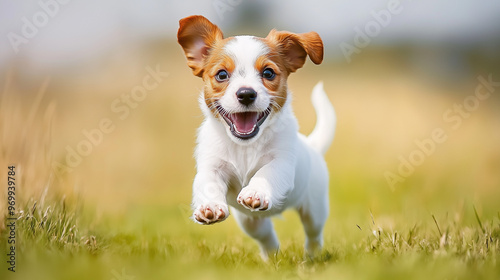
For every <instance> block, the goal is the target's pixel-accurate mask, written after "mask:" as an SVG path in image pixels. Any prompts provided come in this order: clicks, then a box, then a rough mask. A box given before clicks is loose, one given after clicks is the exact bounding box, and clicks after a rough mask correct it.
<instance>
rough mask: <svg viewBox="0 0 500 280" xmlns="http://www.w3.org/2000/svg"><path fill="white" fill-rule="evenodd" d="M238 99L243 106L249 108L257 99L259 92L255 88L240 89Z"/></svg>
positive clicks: (237, 94)
mask: <svg viewBox="0 0 500 280" xmlns="http://www.w3.org/2000/svg"><path fill="white" fill-rule="evenodd" d="M236 97H238V101H239V102H240V103H241V104H243V105H245V106H249V105H250V104H252V103H253V102H254V101H255V99H257V92H255V90H253V88H240V89H239V90H238V91H237V92H236Z"/></svg>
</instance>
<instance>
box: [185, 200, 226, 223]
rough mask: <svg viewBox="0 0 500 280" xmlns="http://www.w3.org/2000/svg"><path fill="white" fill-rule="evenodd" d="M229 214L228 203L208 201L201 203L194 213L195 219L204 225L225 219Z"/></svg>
mask: <svg viewBox="0 0 500 280" xmlns="http://www.w3.org/2000/svg"><path fill="white" fill-rule="evenodd" d="M227 216H229V210H228V209H227V206H226V205H219V204H215V203H208V204H205V205H200V206H199V207H198V208H196V210H195V211H194V213H193V218H194V220H195V221H196V222H197V223H199V224H202V225H210V224H213V223H217V222H222V221H224V220H225V219H226V218H227Z"/></svg>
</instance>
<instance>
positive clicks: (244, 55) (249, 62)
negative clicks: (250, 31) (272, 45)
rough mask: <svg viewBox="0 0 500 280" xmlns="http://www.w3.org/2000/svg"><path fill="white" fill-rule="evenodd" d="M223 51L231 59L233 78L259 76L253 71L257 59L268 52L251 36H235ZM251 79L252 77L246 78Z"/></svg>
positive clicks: (262, 44) (261, 43)
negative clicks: (233, 65) (232, 61)
mask: <svg viewBox="0 0 500 280" xmlns="http://www.w3.org/2000/svg"><path fill="white" fill-rule="evenodd" d="M224 49H225V50H226V52H227V53H228V54H229V55H230V56H231V57H232V58H233V60H234V64H235V66H236V68H235V69H234V72H233V76H234V77H238V76H242V77H246V76H248V75H250V76H251V75H254V76H255V74H257V75H258V74H259V73H258V72H257V69H255V62H256V61H257V58H258V57H260V56H262V55H265V54H267V53H268V52H269V48H268V47H267V46H266V44H264V43H263V42H261V41H259V40H258V39H256V38H255V37H253V36H236V37H235V39H234V40H231V41H230V42H229V43H228V44H227V45H226V46H225V47H224ZM248 78H250V79H251V78H252V77H248Z"/></svg>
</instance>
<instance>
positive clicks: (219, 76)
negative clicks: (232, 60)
mask: <svg viewBox="0 0 500 280" xmlns="http://www.w3.org/2000/svg"><path fill="white" fill-rule="evenodd" d="M215 79H216V80H217V81H218V82H224V81H225V80H227V79H229V74H228V73H227V71H226V70H219V72H217V74H215Z"/></svg>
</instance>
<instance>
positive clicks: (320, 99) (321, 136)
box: [307, 82, 337, 155]
mask: <svg viewBox="0 0 500 280" xmlns="http://www.w3.org/2000/svg"><path fill="white" fill-rule="evenodd" d="M311 100H312V104H313V106H314V109H315V110H316V118H317V120H316V126H315V127H314V130H313V131H312V132H311V134H309V136H308V137H307V142H308V144H309V146H311V147H312V148H313V149H315V150H316V151H318V152H319V153H321V154H322V155H324V154H325V153H326V151H327V150H328V148H329V147H330V144H331V143H332V141H333V136H334V135H335V126H336V124H337V117H336V115H335V109H334V108H333V106H332V103H330V100H328V96H327V95H326V93H325V91H324V89H323V82H319V83H318V84H316V86H315V87H314V89H313V91H312V96H311Z"/></svg>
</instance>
